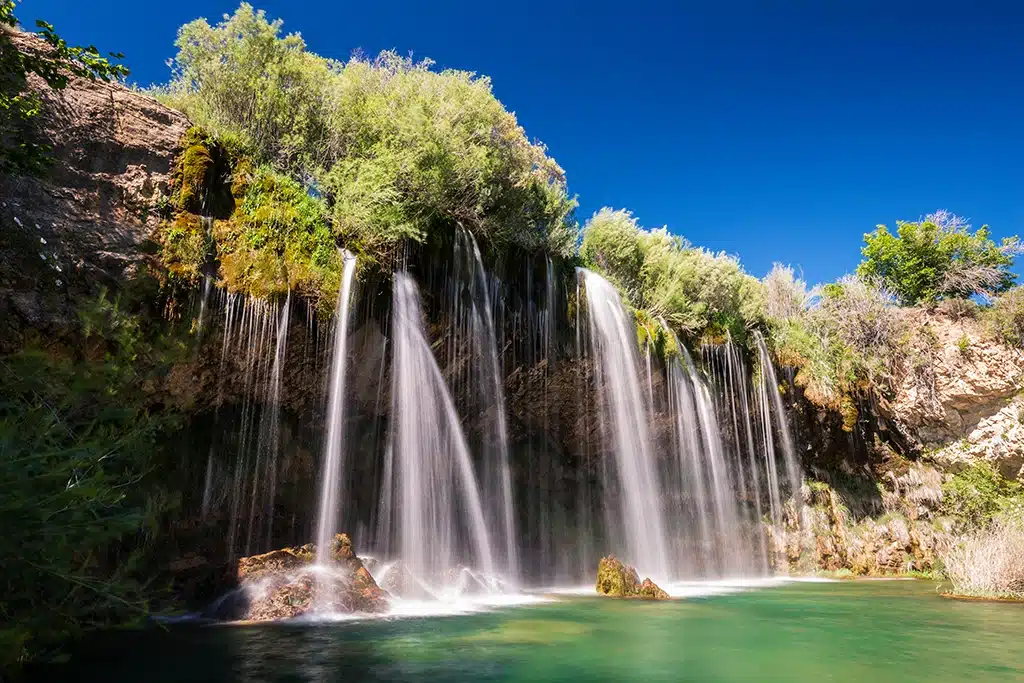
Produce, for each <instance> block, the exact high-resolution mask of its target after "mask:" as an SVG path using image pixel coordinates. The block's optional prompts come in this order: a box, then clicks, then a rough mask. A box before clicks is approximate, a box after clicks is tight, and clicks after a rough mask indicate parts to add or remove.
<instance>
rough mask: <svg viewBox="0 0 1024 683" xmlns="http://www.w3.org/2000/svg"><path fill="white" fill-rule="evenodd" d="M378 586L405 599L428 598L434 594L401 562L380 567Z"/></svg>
mask: <svg viewBox="0 0 1024 683" xmlns="http://www.w3.org/2000/svg"><path fill="white" fill-rule="evenodd" d="M379 584H380V587H381V588H383V589H384V590H386V591H387V592H388V593H390V594H391V595H394V596H396V597H400V598H405V599H407V600H428V599H430V598H433V597H434V595H433V594H432V593H431V592H430V590H429V589H428V588H427V587H426V586H425V585H424V584H423V582H422V581H420V580H419V579H417V578H416V577H415V576H414V575H413V573H412V572H410V571H409V569H408V567H406V566H405V565H404V564H403V563H401V562H395V563H393V564H391V565H390V566H387V567H383V568H381V572H380V581H379Z"/></svg>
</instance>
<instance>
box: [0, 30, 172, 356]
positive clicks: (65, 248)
mask: <svg viewBox="0 0 1024 683" xmlns="http://www.w3.org/2000/svg"><path fill="white" fill-rule="evenodd" d="M11 40H12V42H13V43H14V45H15V47H17V48H18V49H19V50H22V51H38V50H43V49H46V45H45V44H44V43H42V41H40V40H39V39H37V38H35V37H34V36H32V35H30V34H24V33H15V34H13V36H12V38H11ZM29 83H30V86H31V87H32V88H34V89H35V90H37V91H38V92H39V93H40V95H41V96H42V99H43V114H42V116H41V117H40V120H39V121H40V124H39V130H38V131H37V133H38V136H39V137H40V138H41V139H42V140H44V141H45V143H46V144H48V145H49V146H50V147H51V148H52V157H53V161H54V163H53V166H52V168H51V169H50V170H49V172H48V173H47V174H46V175H45V176H44V177H42V178H32V177H11V176H4V175H0V198H2V199H3V203H2V204H0V222H2V224H3V226H4V228H5V230H4V231H2V232H3V233H6V234H4V235H3V236H2V237H0V273H2V274H0V319H3V320H4V324H3V326H2V327H0V343H7V344H12V343H15V342H16V341H17V338H18V336H19V334H18V333H19V332H20V331H21V330H23V329H26V328H31V329H35V330H45V331H48V332H52V331H62V328H63V327H65V326H66V325H67V324H68V323H70V322H73V321H74V320H75V319H76V318H75V315H74V311H73V310H72V309H71V307H70V301H69V300H70V299H71V298H72V297H73V296H74V295H75V294H83V293H86V292H91V291H95V288H96V287H97V286H99V285H108V286H116V285H118V284H124V283H125V282H127V281H130V280H132V279H133V278H134V277H135V276H136V275H139V274H141V273H142V272H144V269H145V265H146V263H147V260H148V259H149V258H150V256H149V255H148V252H150V251H152V250H151V249H150V248H149V247H148V246H147V242H148V241H149V239H150V236H151V234H152V232H153V231H154V230H155V229H156V227H157V225H158V224H159V221H160V218H159V216H158V215H157V213H158V207H159V204H160V202H161V201H162V198H164V197H166V195H167V190H168V183H169V181H170V175H171V167H172V164H173V162H174V159H175V157H176V156H177V154H178V152H179V151H180V144H181V139H182V136H183V135H184V133H185V132H186V131H187V130H188V128H189V126H190V124H189V121H188V119H187V118H186V117H185V115H184V114H182V113H181V112H177V111H174V110H172V109H168V108H167V107H164V106H163V105H162V104H160V103H159V102H157V101H156V100H154V99H153V98H151V97H147V96H146V95H142V94H140V93H137V92H133V91H131V90H128V89H127V88H125V87H124V86H122V85H119V84H116V83H104V82H102V81H91V80H89V79H84V78H72V79H71V80H70V82H69V84H68V86H67V88H65V89H64V90H61V91H58V92H55V91H53V90H50V89H49V88H47V87H46V85H45V84H44V83H43V82H42V80H41V79H39V78H38V77H35V76H32V77H31V78H30V81H29ZM15 218H17V221H15ZM19 224H20V227H19ZM8 227H10V228H11V229H10V230H7V229H6V228H8ZM41 240H45V243H44V242H41ZM29 246H31V249H30V250H29V249H27V248H26V247H29ZM41 255H43V256H46V259H45V260H44V259H43V258H42V256H41ZM58 264H59V265H60V268H61V269H60V271H57V270H56V269H55V268H54V266H56V265H58ZM58 280H60V281H61V284H60V285H58V284H57V281H58Z"/></svg>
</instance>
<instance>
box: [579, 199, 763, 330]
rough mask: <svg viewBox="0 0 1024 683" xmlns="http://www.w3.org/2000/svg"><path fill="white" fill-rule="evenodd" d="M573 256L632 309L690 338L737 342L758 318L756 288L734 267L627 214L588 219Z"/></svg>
mask: <svg viewBox="0 0 1024 683" xmlns="http://www.w3.org/2000/svg"><path fill="white" fill-rule="evenodd" d="M580 256H581V259H582V261H583V263H584V264H585V265H586V266H587V267H588V268H591V269H593V270H595V271H597V272H599V273H601V274H602V275H604V276H605V277H607V278H608V279H609V280H610V281H611V282H613V283H615V284H616V285H617V286H618V287H619V288H620V289H621V290H622V291H623V294H624V297H625V300H626V301H627V302H628V303H629V304H630V305H631V306H633V307H634V308H636V309H642V310H644V311H646V313H647V315H648V316H649V317H651V318H653V319H655V320H658V319H660V320H664V321H665V322H666V323H667V324H668V325H669V326H670V327H671V328H672V329H673V330H676V331H679V332H684V333H687V334H689V335H691V336H698V335H701V334H712V335H716V336H725V335H726V334H729V335H732V336H742V335H743V334H744V332H745V330H746V329H747V328H748V327H749V326H750V325H752V324H753V323H754V322H756V321H757V320H759V319H760V318H761V316H762V306H763V295H762V292H761V285H760V283H759V282H758V281H757V279H756V278H753V277H751V276H750V275H747V274H746V273H745V272H744V271H743V268H742V266H741V265H740V263H739V261H738V260H737V259H735V258H734V257H732V256H728V255H726V254H714V253H711V252H709V251H707V250H705V249H700V248H695V247H691V246H690V245H689V244H688V243H687V242H686V241H685V240H683V239H682V238H681V237H679V236H676V235H672V234H670V233H669V232H668V230H667V229H664V228H663V229H658V230H645V229H644V228H642V227H641V226H640V225H639V224H638V223H637V221H636V219H635V218H634V217H633V216H632V214H630V213H629V212H628V211H615V210H612V209H609V208H604V209H601V210H600V211H598V212H597V213H596V214H594V216H593V217H592V218H591V219H590V220H589V221H588V222H587V224H586V226H585V227H584V230H583V242H582V245H581V247H580Z"/></svg>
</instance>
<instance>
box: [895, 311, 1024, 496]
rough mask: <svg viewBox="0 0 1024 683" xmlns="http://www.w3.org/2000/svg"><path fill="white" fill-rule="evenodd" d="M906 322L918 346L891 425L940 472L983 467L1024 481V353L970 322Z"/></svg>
mask: <svg viewBox="0 0 1024 683" xmlns="http://www.w3.org/2000/svg"><path fill="white" fill-rule="evenodd" d="M905 314H906V317H907V321H908V323H909V324H910V325H911V326H912V329H914V333H915V336H916V339H917V340H918V341H919V343H917V344H916V348H915V349H912V350H911V352H909V353H908V355H907V358H906V361H905V365H906V367H905V371H904V374H903V377H902V379H901V381H900V382H899V384H898V388H897V392H896V396H895V398H894V400H893V401H892V404H891V407H890V409H891V411H892V412H893V414H894V416H895V418H896V419H897V420H898V422H900V423H901V424H902V425H903V427H904V428H905V430H906V431H907V432H908V433H909V434H911V435H912V436H914V437H916V439H917V440H918V441H919V443H920V445H921V446H922V447H923V449H924V453H925V454H926V455H927V456H928V457H929V458H930V459H932V460H934V462H935V463H936V464H938V465H940V466H943V467H946V468H953V469H956V468H958V467H960V466H962V465H963V464H965V463H968V462H971V461H976V460H979V459H981V460H987V461H989V462H991V463H992V465H993V466H995V467H996V468H997V469H999V470H1000V472H1001V473H1002V474H1003V476H1005V477H1009V478H1015V477H1020V476H1024V472H1022V468H1024V422H1022V419H1024V401H1022V398H1021V391H1022V388H1024V352H1021V351H1020V350H1019V349H1014V348H1011V347H1008V346H1005V345H1002V344H999V343H997V342H995V341H993V340H992V339H991V338H990V337H989V336H988V335H987V334H986V333H985V330H984V328H983V326H982V325H981V323H980V322H979V321H977V320H973V319H971V318H962V319H959V320H954V319H951V318H949V317H947V316H944V315H939V314H936V313H929V312H927V311H922V310H917V309H908V310H907V311H906V313H905ZM922 339H923V340H926V342H925V343H920V340H922Z"/></svg>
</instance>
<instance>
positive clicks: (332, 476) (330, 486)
mask: <svg viewBox="0 0 1024 683" xmlns="http://www.w3.org/2000/svg"><path fill="white" fill-rule="evenodd" d="M344 263H345V265H344V269H343V271H342V274H341V288H340V289H339V291H338V304H337V306H336V308H335V312H334V349H333V351H332V352H331V384H330V395H329V399H328V407H327V435H326V439H325V443H324V453H325V454H324V461H323V465H322V466H321V468H322V469H321V475H320V514H319V516H318V518H317V535H316V552H317V556H316V560H317V563H318V564H321V565H324V564H326V563H327V562H329V560H330V558H331V542H332V541H333V539H334V534H335V533H336V531H337V529H338V515H339V514H340V509H341V495H342V492H343V490H344V487H345V486H346V483H347V482H346V479H345V468H344V458H345V440H344V439H345V435H344V430H345V399H346V395H345V370H346V365H347V363H348V321H349V308H350V307H351V301H352V281H353V280H354V279H355V273H356V258H355V256H353V255H351V254H349V253H347V252H346V254H345V258H344Z"/></svg>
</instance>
